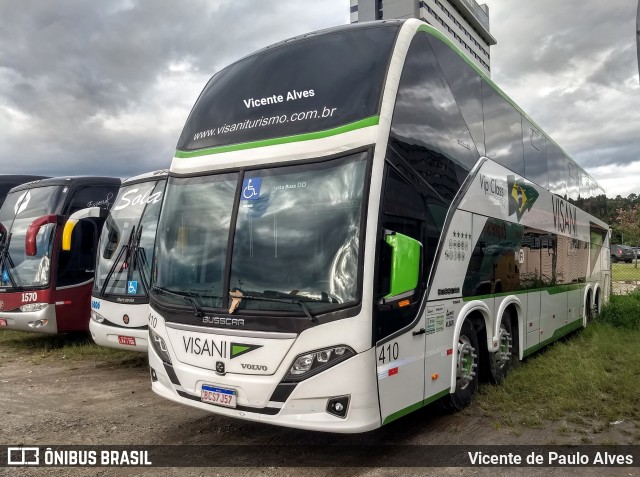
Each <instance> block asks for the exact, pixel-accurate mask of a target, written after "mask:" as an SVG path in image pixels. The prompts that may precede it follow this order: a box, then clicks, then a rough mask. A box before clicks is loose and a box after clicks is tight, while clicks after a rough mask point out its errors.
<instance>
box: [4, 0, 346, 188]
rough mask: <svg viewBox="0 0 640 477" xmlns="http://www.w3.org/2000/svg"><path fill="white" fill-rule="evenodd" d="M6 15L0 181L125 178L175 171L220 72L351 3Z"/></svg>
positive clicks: (153, 5) (327, 20)
mask: <svg viewBox="0 0 640 477" xmlns="http://www.w3.org/2000/svg"><path fill="white" fill-rule="evenodd" d="M0 18H2V19H3V22H2V29H0V51H2V55H0V117H2V119H0V126H2V129H4V134H3V136H4V137H0V157H1V158H2V159H1V160H0V173H46V174H52V175H67V174H108V175H116V176H129V175H132V174H137V173H140V172H144V171H146V170H150V169H154V168H159V167H167V166H168V165H169V161H170V159H171V156H172V153H173V149H174V147H175V143H176V141H177V138H178V136H179V134H180V131H181V129H182V125H183V123H184V120H185V119H186V116H187V114H188V113H189V110H190V108H191V106H192V103H193V101H194V100H195V98H196V97H197V95H198V93H199V92H200V90H201V88H202V87H203V86H204V84H205V83H206V81H207V80H208V79H209V77H210V76H211V75H212V74H213V73H215V72H216V71H217V70H218V69H219V68H221V67H223V66H225V65H226V64H228V63H229V62H231V61H233V60H235V59H238V58H239V57H241V56H243V55H246V54H248V53H250V52H251V51H253V50H255V49H258V48H260V47H263V46H266V45H268V44H270V43H273V42H275V41H279V40H282V39H285V38H287V37H289V36H292V35H296V34H300V33H304V32H307V31H310V30H314V29H318V28H324V27H329V26H333V25H335V24H340V23H345V22H346V21H347V20H348V4H345V5H341V4H340V5H338V8H336V6H335V5H334V6H333V7H327V6H326V5H324V6H322V5H317V4H316V3H315V2H314V4H308V3H307V2H295V1H293V0H291V1H278V2H269V3H268V4H266V5H265V3H258V4H256V3H255V2H249V1H237V0H235V1H231V0H229V1H216V2H211V1H204V0H201V1H199V0H191V1H181V2H171V1H156V0H154V1H151V0H148V1H109V2H95V1H88V0H87V1H71V0H67V1H65V0H61V1H56V2H48V1H36V2H23V1H15V0H8V1H7V0H5V1H3V2H2V3H0ZM294 20H295V21H294ZM176 65H177V66H176ZM174 67H175V68H177V69H178V71H177V72H176V71H173V70H172V68H173V69H175V68H174ZM181 68H182V70H181ZM181 74H182V75H184V79H183V80H181V77H180V75H181ZM167 79H168V80H169V81H173V82H174V83H176V86H175V88H174V89H170V88H171V87H170V86H167V85H166V84H167V82H166V81H167ZM181 86H182V87H181ZM168 114H170V115H171V116H168ZM3 123H4V124H3ZM159 123H161V127H158V124H159ZM145 125H147V127H145ZM4 126H6V127H4ZM11 158H19V160H17V161H16V160H12V159H11Z"/></svg>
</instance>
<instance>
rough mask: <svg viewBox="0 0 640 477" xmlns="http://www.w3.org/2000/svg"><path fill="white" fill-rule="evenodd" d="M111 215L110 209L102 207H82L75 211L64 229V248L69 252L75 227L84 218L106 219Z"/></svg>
mask: <svg viewBox="0 0 640 477" xmlns="http://www.w3.org/2000/svg"><path fill="white" fill-rule="evenodd" d="M108 215H109V211H108V210H106V209H103V208H102V207H88V208H86V209H80V210H78V211H77V212H74V213H73V214H71V215H70V216H69V218H68V219H67V223H66V224H64V230H63V231H62V250H64V251H65V252H68V251H70V250H71V237H72V235H73V229H74V228H75V227H76V224H77V223H78V222H80V221H81V220H82V219H91V218H98V219H106V218H107V216H108Z"/></svg>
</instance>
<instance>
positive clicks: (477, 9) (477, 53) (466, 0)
mask: <svg viewBox="0 0 640 477" xmlns="http://www.w3.org/2000/svg"><path fill="white" fill-rule="evenodd" d="M350 2H351V23H355V22H365V21H372V20H387V19H392V18H419V19H421V20H424V21H426V22H427V23H429V24H430V25H432V26H433V27H435V28H437V29H438V30H440V31H441V32H443V33H444V34H445V35H446V36H447V37H448V38H449V39H450V40H452V41H453V42H454V43H455V44H456V45H457V46H458V48H460V49H461V50H462V51H464V52H465V53H466V54H467V56H468V57H469V58H471V59H472V60H473V61H474V62H475V64H476V65H478V67H479V68H480V69H481V70H482V71H484V73H485V74H486V75H487V76H490V74H491V61H490V58H491V57H490V51H489V47H490V46H491V45H495V44H496V43H497V41H496V39H495V38H494V37H493V36H491V33H490V32H489V7H488V6H487V5H478V4H477V3H476V2H475V1H474V0H424V1H419V0H350Z"/></svg>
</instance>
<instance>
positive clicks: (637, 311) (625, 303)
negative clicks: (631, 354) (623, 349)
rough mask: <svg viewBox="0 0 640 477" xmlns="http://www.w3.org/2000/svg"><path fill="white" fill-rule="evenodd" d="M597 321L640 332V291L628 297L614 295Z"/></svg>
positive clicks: (639, 344) (639, 345)
mask: <svg viewBox="0 0 640 477" xmlns="http://www.w3.org/2000/svg"><path fill="white" fill-rule="evenodd" d="M597 320H598V321H599V322H601V323H605V324H608V325H611V326H613V327H615V328H623V329H627V330H635V331H640V290H636V291H634V292H632V293H630V294H628V295H612V296H611V301H610V302H609V303H607V304H606V305H605V306H604V307H603V308H602V312H601V313H600V315H599V316H598V318H597ZM638 347H640V341H639V343H638Z"/></svg>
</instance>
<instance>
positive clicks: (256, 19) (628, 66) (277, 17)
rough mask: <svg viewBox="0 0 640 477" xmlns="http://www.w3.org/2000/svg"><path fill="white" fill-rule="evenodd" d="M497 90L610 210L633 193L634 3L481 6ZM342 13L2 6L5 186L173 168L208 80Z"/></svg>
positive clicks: (551, 0)
mask: <svg viewBox="0 0 640 477" xmlns="http://www.w3.org/2000/svg"><path fill="white" fill-rule="evenodd" d="M486 3H487V4H488V5H489V7H490V16H491V32H492V34H493V36H494V37H495V38H496V39H497V40H498V44H497V45H496V46H494V47H492V49H491V56H492V59H491V66H492V78H493V80H494V81H495V82H496V83H498V85H500V86H501V87H502V89H503V90H504V91H505V92H506V93H507V94H509V95H510V96H511V97H512V98H513V99H514V100H515V101H516V102H517V103H518V104H519V105H520V106H521V107H522V108H523V109H524V110H525V111H526V112H527V113H529V115H530V116H531V117H532V118H533V119H534V120H535V121H536V122H537V123H538V124H539V125H540V126H541V127H542V128H543V129H544V130H545V131H546V132H547V133H548V134H550V135H551V136H552V137H553V138H554V139H555V140H556V142H558V143H559V144H560V145H561V146H563V148H564V149H565V150H566V151H567V152H568V153H569V154H570V155H572V156H573V157H574V158H575V159H576V160H577V161H578V162H579V163H580V164H582V165H583V166H584V167H585V168H586V169H587V170H588V171H589V172H590V173H591V174H592V175H593V176H594V178H595V179H596V180H597V181H599V182H600V184H601V185H602V186H603V187H604V188H605V190H606V191H607V195H609V196H610V197H614V196H616V195H618V194H620V195H622V196H625V197H626V196H627V195H628V194H629V193H631V192H634V193H637V194H640V153H639V152H638V151H640V86H639V80H638V67H637V60H636V44H635V20H636V9H637V1H636V0H608V1H606V2H603V1H602V0H580V1H578V0H563V1H561V2H559V1H557V0H536V1H535V2H523V1H521V0H486ZM348 12H349V0H323V1H321V2H320V1H308V0H307V1H301V0H277V1H276V0H270V1H265V2H258V3H256V2H253V1H247V0H208V1H205V0H181V1H180V2H175V1H169V0H145V1H136V0H108V1H102V2H96V1H94V0H84V1H82V0H56V1H55V2H51V1H48V0H34V1H29V2H25V1H24V0H2V1H1V2H0V19H1V20H0V25H1V27H0V52H1V53H0V173H1V174H17V173H33V174H46V175H53V176H57V175H72V174H73V175H78V174H103V175H113V176H118V177H123V178H124V177H128V176H132V175H135V174H139V173H142V172H146V171H149V170H153V169H160V168H165V167H168V166H169V163H170V160H171V158H172V156H173V152H174V150H175V144H176V142H177V140H178V137H179V135H180V132H181V130H182V126H183V124H184V121H185V120H186V118H187V115H188V114H189V111H190V109H191V106H192V105H193V103H194V102H195V100H196V98H197V97H198V94H199V93H200V91H201V90H202V88H203V87H204V85H205V83H206V81H207V80H208V79H209V78H210V77H211V76H212V75H213V74H214V73H215V72H216V71H217V70H218V69H220V68H222V67H224V66H225V65H227V64H229V63H230V62H232V61H233V60H235V59H238V58H240V57H242V56H244V55H246V54H248V53H250V52H252V51H254V50H256V49H258V48H261V47H263V46H266V45H268V44H271V43H274V42H276V41H279V40H282V39H285V38H287V37H290V36H294V35H298V34H301V33H305V32H308V31H312V30H316V29H320V28H326V27H330V26H334V25H338V24H343V23H348V21H349V13H348Z"/></svg>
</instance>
